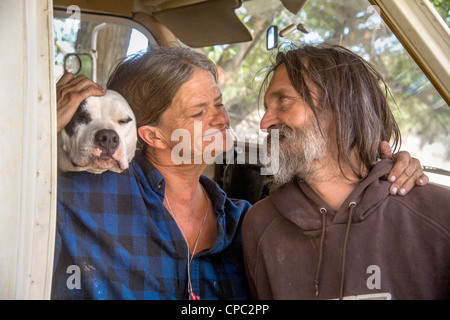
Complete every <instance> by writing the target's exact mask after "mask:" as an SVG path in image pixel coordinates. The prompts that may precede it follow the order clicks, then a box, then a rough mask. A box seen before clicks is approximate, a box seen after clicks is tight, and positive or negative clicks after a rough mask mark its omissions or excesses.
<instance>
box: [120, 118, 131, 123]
mask: <svg viewBox="0 0 450 320" xmlns="http://www.w3.org/2000/svg"><path fill="white" fill-rule="evenodd" d="M131 120H132V119H131V118H130V117H128V118H125V119H122V120H119V124H121V125H123V124H127V123H128V122H130V121H131Z"/></svg>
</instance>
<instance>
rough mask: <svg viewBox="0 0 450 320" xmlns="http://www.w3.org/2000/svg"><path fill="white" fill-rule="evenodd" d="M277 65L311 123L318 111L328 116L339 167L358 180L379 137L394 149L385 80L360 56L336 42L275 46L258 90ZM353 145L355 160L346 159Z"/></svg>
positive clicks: (397, 139) (374, 156)
mask: <svg viewBox="0 0 450 320" xmlns="http://www.w3.org/2000/svg"><path fill="white" fill-rule="evenodd" d="M282 64H284V65H285V66H286V69H287V73H288V75H289V79H290V81H291V83H292V85H293V86H294V88H295V89H296V90H297V92H298V93H299V94H300V95H301V96H302V97H303V99H304V100H305V102H306V103H307V104H308V106H309V107H310V108H311V110H312V111H313V113H314V115H315V117H316V121H318V122H319V115H320V114H321V113H327V114H331V115H332V119H334V123H335V126H336V145H337V152H338V163H339V167H340V169H341V171H343V170H342V164H343V163H346V164H348V165H349V166H350V168H351V169H352V171H353V172H354V173H355V174H356V175H357V176H358V177H359V178H362V177H363V171H364V169H365V168H367V169H370V168H372V167H373V165H374V164H375V163H376V161H377V160H378V159H379V146H380V142H381V141H383V140H385V141H388V142H389V141H391V143H392V146H393V149H394V150H396V149H397V148H399V147H400V143H401V135H400V130H399V128H398V125H397V122H396V121H395V119H394V117H393V115H392V113H391V110H390V108H389V105H388V102H387V95H388V92H389V89H388V87H387V84H386V83H385V81H384V80H383V77H382V76H381V74H380V73H379V72H378V71H377V70H376V69H375V67H373V66H372V65H371V64H370V63H368V62H367V61H365V60H364V59H363V58H361V57H360V56H358V55H357V54H355V53H353V52H352V51H350V50H348V49H346V48H344V47H342V46H338V45H331V44H326V43H325V44H321V45H318V46H312V45H305V46H302V47H295V48H289V49H288V50H287V51H281V50H280V51H279V52H278V53H277V55H276V59H275V61H274V62H273V63H272V65H271V67H270V68H269V70H268V73H267V75H266V78H265V80H264V82H263V86H262V87H261V88H262V89H261V90H264V87H265V85H267V82H268V79H269V77H270V75H271V74H273V72H275V70H276V69H277V68H278V67H279V66H280V65H282ZM312 88H314V89H313V90H314V96H315V97H316V100H315V101H314V99H313V91H312ZM382 88H383V89H382ZM261 92H262V91H261ZM261 92H260V94H261ZM319 126H320V123H319ZM322 134H324V132H323V131H322ZM354 148H356V149H357V151H358V152H357V159H356V162H355V161H352V160H351V153H352V150H353V149H354Z"/></svg>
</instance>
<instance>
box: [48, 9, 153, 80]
mask: <svg viewBox="0 0 450 320" xmlns="http://www.w3.org/2000/svg"><path fill="white" fill-rule="evenodd" d="M66 16H67V14H66V12H65V11H61V12H60V11H55V18H54V19H53V29H54V34H55V38H54V41H55V68H54V70H55V71H54V75H55V80H58V79H59V78H60V77H61V75H62V74H63V73H64V72H72V73H74V74H84V75H85V76H87V77H89V78H90V79H92V80H94V81H95V82H97V83H99V84H100V85H101V86H103V87H105V86H106V83H107V81H108V77H109V75H110V72H111V69H112V68H113V67H114V66H115V64H116V63H118V62H119V61H120V60H121V59H123V58H124V57H125V56H127V55H131V54H134V53H137V52H139V51H141V50H147V49H148V48H149V46H150V47H151V42H152V41H153V43H154V40H153V38H152V37H151V35H150V34H147V35H146V34H144V33H145V30H143V29H141V28H140V27H139V25H137V24H136V23H135V22H133V21H131V20H128V19H125V18H117V17H108V16H94V15H91V14H83V13H82V14H81V15H80V20H75V19H70V18H66ZM133 24H134V25H133Z"/></svg>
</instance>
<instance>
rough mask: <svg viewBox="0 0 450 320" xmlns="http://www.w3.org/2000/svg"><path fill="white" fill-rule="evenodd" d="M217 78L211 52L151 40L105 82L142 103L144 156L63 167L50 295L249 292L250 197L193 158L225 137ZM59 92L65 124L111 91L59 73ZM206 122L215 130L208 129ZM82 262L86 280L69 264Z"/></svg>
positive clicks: (137, 108) (136, 105) (222, 295)
mask: <svg viewBox="0 0 450 320" xmlns="http://www.w3.org/2000/svg"><path fill="white" fill-rule="evenodd" d="M216 80H217V79H216V70H215V67H214V64H213V63H212V62H211V61H210V60H209V59H208V58H206V57H205V56H203V55H201V54H199V53H196V52H194V51H192V50H190V49H187V48H181V47H174V48H170V49H168V48H161V49H155V50H153V51H151V52H148V53H144V54H141V55H138V56H135V57H132V58H130V59H127V60H124V61H123V62H122V63H121V64H120V65H119V66H118V67H117V68H116V70H115V71H114V73H113V75H112V77H111V79H110V81H109V83H108V88H109V89H113V90H116V91H118V92H120V93H121V94H122V95H123V96H124V97H125V99H126V100H127V101H128V103H129V104H130V106H131V107H132V109H133V111H134V112H135V115H136V119H137V125H138V134H139V141H140V144H141V154H140V155H138V156H136V157H135V159H133V161H132V162H131V163H130V168H129V169H128V170H126V171H124V172H123V173H121V174H117V173H113V172H105V173H103V174H101V175H92V174H89V173H70V174H65V175H64V176H62V177H60V179H59V181H58V223H57V239H56V252H55V272H54V279H53V292H52V296H53V298H55V299H58V298H88V299H188V298H189V299H199V298H200V299H246V298H248V289H247V281H246V277H245V271H244V268H243V261H242V252H241V223H242V219H243V217H244V214H245V213H246V212H247V211H248V209H249V208H250V204H249V203H248V202H246V201H242V200H232V199H229V198H227V196H226V195H225V193H224V192H223V191H222V190H221V189H220V188H219V187H218V186H217V185H216V184H215V183H214V182H213V181H211V180H210V179H208V178H206V177H204V176H202V175H201V173H202V171H203V169H204V168H205V167H206V163H205V161H199V159H198V157H197V155H199V154H202V152H203V151H205V150H206V148H208V147H210V146H211V145H210V144H211V143H214V144H216V146H221V147H223V148H224V149H225V148H227V147H229V146H227V130H226V129H227V128H228V127H229V118H228V114H227V112H226V110H225V108H224V106H223V104H222V95H221V92H220V90H219V88H218V87H217V84H216ZM57 92H58V130H62V128H64V126H65V124H67V122H68V121H70V119H71V117H72V115H73V113H74V112H75V111H74V110H75V109H76V106H78V105H79V103H80V102H81V101H82V100H83V99H84V98H86V97H88V96H91V95H102V94H103V92H104V91H103V89H102V88H100V87H99V86H98V85H96V84H94V83H92V82H91V81H89V80H87V79H86V78H80V77H77V78H75V79H74V78H73V76H71V75H64V76H63V78H61V80H60V81H59V83H58V87H57ZM199 126H200V127H199ZM199 128H201V130H200V132H201V134H199V133H198V132H199V130H198V129H199ZM176 129H183V130H185V131H186V132H189V133H190V134H189V136H190V137H191V139H190V141H189V143H188V145H190V148H186V149H184V150H191V153H190V158H191V159H192V161H190V162H189V161H188V163H183V164H176V163H175V161H174V159H173V157H172V153H173V152H172V151H173V150H174V149H175V147H176V146H177V144H178V143H179V142H178V141H172V139H171V137H172V132H173V131H174V130H176ZM211 132H214V134H213V135H214V139H209V138H208V139H205V135H211ZM185 156H186V155H185V154H184V155H183V158H184V157H185ZM404 156H405V155H404ZM408 162H409V156H408V155H406V164H407V163H408ZM404 163H405V162H403V163H402V164H401V165H400V167H401V166H403V167H405V165H404ZM396 170H399V167H397V168H396ZM397 172H398V171H397ZM400 172H402V170H401V171H400ZM397 176H398V177H400V175H398V174H397ZM419 176H420V174H419ZM399 180H400V179H399ZM71 266H72V267H71ZM73 266H76V267H75V269H74V267H73ZM69 267H71V269H68V268H69ZM77 267H78V268H79V272H80V277H79V283H76V280H77V278H76V277H75V276H76V273H75V272H74V273H73V274H71V272H72V271H70V272H69V273H68V270H77V269H76V268H77ZM69 284H70V285H69ZM77 285H78V286H77Z"/></svg>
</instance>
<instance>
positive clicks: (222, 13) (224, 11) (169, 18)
mask: <svg viewBox="0 0 450 320" xmlns="http://www.w3.org/2000/svg"><path fill="white" fill-rule="evenodd" d="M243 1H258V0H96V1H91V0H54V1H53V4H54V7H56V8H64V9H65V8H67V7H69V6H71V5H77V6H78V7H80V9H81V11H82V12H98V13H105V14H113V15H118V16H123V17H128V18H132V17H133V14H134V13H136V12H142V13H146V14H148V15H150V16H153V17H154V18H156V20H158V21H160V22H161V23H163V24H164V25H165V26H166V27H167V28H168V29H170V30H171V31H172V33H173V34H174V35H175V36H176V37H177V38H179V39H180V40H181V41H183V42H184V43H185V44H187V45H189V46H191V47H204V46H210V45H216V44H226V43H236V42H245V41H251V40H252V39H253V36H252V34H251V31H250V30H249V29H248V28H247V27H246V25H245V24H244V23H243V22H242V21H241V20H240V19H239V17H238V16H237V15H236V13H235V9H237V8H239V7H240V6H241V5H242V2H243ZM280 1H281V2H282V3H283V4H284V5H285V7H286V8H287V9H288V10H289V11H291V12H293V13H298V12H299V11H300V9H301V8H302V7H303V5H304V4H305V2H306V1H307V0H280Z"/></svg>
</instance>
